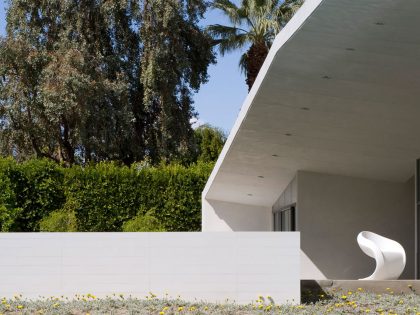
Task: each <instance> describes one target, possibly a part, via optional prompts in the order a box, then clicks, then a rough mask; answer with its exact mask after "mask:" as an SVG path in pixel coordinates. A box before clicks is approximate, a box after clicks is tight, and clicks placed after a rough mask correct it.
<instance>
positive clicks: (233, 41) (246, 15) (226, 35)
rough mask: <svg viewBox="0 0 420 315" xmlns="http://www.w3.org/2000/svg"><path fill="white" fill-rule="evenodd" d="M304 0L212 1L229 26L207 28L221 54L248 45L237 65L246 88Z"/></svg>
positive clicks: (218, 25)
mask: <svg viewBox="0 0 420 315" xmlns="http://www.w3.org/2000/svg"><path fill="white" fill-rule="evenodd" d="M302 3H303V0H242V1H241V5H240V6H237V5H236V4H235V3H234V2H233V1H231V0H214V2H213V8H215V9H218V10H221V11H222V12H223V13H224V14H225V15H226V16H227V17H228V18H229V21H230V23H231V25H220V24H214V25H210V26H209V27H208V30H209V31H210V33H211V34H212V35H213V36H214V37H215V44H217V45H218V46H219V51H220V53H221V54H222V55H224V54H225V53H227V52H230V51H232V50H235V49H239V48H243V47H245V46H248V45H249V48H248V50H247V51H246V52H245V53H244V54H243V55H242V57H241V59H240V62H239V66H240V68H241V69H242V71H244V72H245V74H246V84H247V85H248V90H251V87H252V85H253V84H254V82H255V79H256V78H257V75H258V72H259V71H260V69H261V66H262V65H263V63H264V60H265V58H266V57H267V54H268V51H269V49H270V47H271V45H272V43H273V41H274V38H275V36H276V34H277V33H278V32H280V30H281V29H282V28H283V27H284V25H285V24H286V23H287V22H288V21H289V20H290V18H291V17H292V16H293V14H294V13H295V12H296V10H297V9H298V8H299V7H300V5H301V4H302Z"/></svg>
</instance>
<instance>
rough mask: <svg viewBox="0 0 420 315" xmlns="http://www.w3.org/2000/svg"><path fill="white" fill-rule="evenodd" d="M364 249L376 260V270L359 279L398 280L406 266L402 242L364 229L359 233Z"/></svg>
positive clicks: (360, 243)
mask: <svg viewBox="0 0 420 315" xmlns="http://www.w3.org/2000/svg"><path fill="white" fill-rule="evenodd" d="M357 242H358V243H359V246H360V248H361V249H362V251H363V252H364V253H365V254H366V255H368V256H369V257H372V258H374V259H375V260H376V268H375V271H374V272H373V273H372V274H371V275H370V276H369V277H367V278H364V279H359V280H396V279H398V278H399V276H401V274H402V272H403V270H404V268H405V262H406V257H405V251H404V248H403V247H402V246H401V244H400V243H398V242H396V241H394V240H391V239H389V238H386V237H383V236H381V235H378V234H376V233H373V232H368V231H363V232H360V233H359V235H357Z"/></svg>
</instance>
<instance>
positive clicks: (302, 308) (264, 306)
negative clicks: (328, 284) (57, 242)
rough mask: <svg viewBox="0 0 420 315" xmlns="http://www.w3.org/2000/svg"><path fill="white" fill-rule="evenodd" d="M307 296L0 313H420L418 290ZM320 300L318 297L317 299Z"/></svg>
mask: <svg viewBox="0 0 420 315" xmlns="http://www.w3.org/2000/svg"><path fill="white" fill-rule="evenodd" d="M304 299H306V300H308V301H309V300H313V301H314V302H307V303H305V304H300V305H276V304H275V303H274V301H273V300H272V299H271V297H262V296H261V297H259V298H258V299H256V300H255V301H253V302H252V303H250V304H249V305H244V306H239V305H236V304H234V303H231V302H229V301H226V303H223V304H211V303H198V302H197V303H188V302H185V301H183V300H182V299H180V298H178V299H169V298H158V297H156V296H155V295H153V294H151V295H149V296H147V297H145V298H144V299H135V298H131V297H127V296H124V295H114V296H110V297H106V298H102V299H99V298H97V297H95V296H94V295H92V294H86V295H76V296H75V297H74V298H73V299H71V300H70V299H68V298H64V297H50V298H41V299H39V300H26V299H24V298H23V297H20V296H16V297H15V298H13V299H4V298H3V299H1V300H0V301H1V303H0V314H74V315H76V314H77V315H79V314H83V315H87V314H89V315H93V314H144V315H146V314H147V315H149V314H150V315H170V314H179V315H183V314H185V315H186V314H189V315H193V314H194V315H198V314H200V315H206V314H212V315H217V314H220V315H222V314H224V315H228V314H238V315H246V314H327V313H328V314H368V313H371V314H388V315H391V314H415V315H420V296H419V295H416V294H415V292H412V293H409V294H404V295H399V294H394V293H393V292H392V291H390V290H388V291H387V293H386V294H372V293H368V292H364V291H363V289H361V288H360V289H358V290H356V291H355V292H343V291H330V292H328V293H322V294H315V293H311V292H306V293H305V295H304ZM315 300H316V301H315Z"/></svg>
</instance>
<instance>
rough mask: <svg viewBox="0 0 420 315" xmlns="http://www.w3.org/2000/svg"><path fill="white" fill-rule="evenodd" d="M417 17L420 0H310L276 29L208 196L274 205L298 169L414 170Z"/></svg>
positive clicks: (419, 98)
mask: <svg viewBox="0 0 420 315" xmlns="http://www.w3.org/2000/svg"><path fill="white" fill-rule="evenodd" d="M419 16H420V1H419V0H323V1H322V0H306V2H305V4H304V5H303V6H302V8H301V9H300V10H299V11H298V13H297V14H296V15H295V16H294V17H293V19H292V20H291V21H290V22H289V23H288V25H287V26H286V27H285V28H284V29H283V30H282V31H281V32H280V34H279V35H278V36H277V38H276V40H275V42H274V44H273V46H272V48H271V50H270V53H269V55H268V57H267V59H266V61H265V63H264V65H263V68H262V69H261V71H260V74H259V75H258V78H257V81H256V83H255V84H254V86H253V88H252V90H251V91H250V93H249V95H248V97H247V99H246V100H245V103H244V104H243V106H242V109H241V112H240V114H239V117H238V119H237V121H236V123H235V125H234V127H233V129H232V132H231V134H230V136H229V138H228V141H227V143H226V145H225V147H224V149H223V151H222V154H221V155H220V157H219V160H218V162H217V164H216V166H215V168H214V170H213V173H212V175H211V176H210V179H209V181H208V183H207V185H206V188H205V189H204V191H203V197H205V198H207V199H216V200H223V201H228V202H235V203H246V204H254V205H262V206H272V205H273V203H274V202H275V201H276V199H277V198H278V196H279V194H280V193H281V192H282V190H283V189H284V188H285V187H286V186H287V184H288V183H289V182H290V181H291V180H292V178H293V176H294V175H295V174H296V172H297V171H298V170H305V171H314V172H322V173H329V174H339V175H347V176H355V177H363V178H370V179H378V180H387V181H395V182H405V181H407V180H408V179H409V178H410V177H412V176H413V175H414V168H415V160H416V159H417V158H419V157H420V20H419Z"/></svg>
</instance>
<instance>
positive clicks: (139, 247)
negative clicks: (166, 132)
mask: <svg viewBox="0 0 420 315" xmlns="http://www.w3.org/2000/svg"><path fill="white" fill-rule="evenodd" d="M299 246H300V245H299V233H270V232H268V233H267V232H261V233H250V232H245V233H240V232H239V233H231V232H226V233H3V234H0V275H1V281H0V296H8V297H12V296H13V295H15V294H23V295H24V297H26V298H37V297H39V296H40V295H41V296H42V295H43V296H52V295H54V296H58V295H66V296H70V297H71V296H73V295H74V294H76V293H77V294H87V293H91V294H95V295H97V296H105V295H110V294H112V293H117V294H120V293H124V294H126V295H128V294H131V295H133V296H138V297H140V298H144V296H146V295H148V294H149V293H150V292H153V293H154V294H157V295H158V297H164V296H165V294H166V293H167V294H169V296H172V297H174V298H176V297H177V296H178V295H180V296H181V298H182V299H186V300H194V299H195V298H197V299H199V300H201V299H202V300H207V301H213V302H217V301H224V300H225V299H227V298H229V300H236V301H237V302H238V303H250V302H251V301H252V300H254V299H255V298H257V297H258V295H264V296H267V295H270V296H272V297H273V298H274V299H275V301H276V302H278V303H282V302H286V301H289V302H292V301H295V302H299V300H300V282H299Z"/></svg>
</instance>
